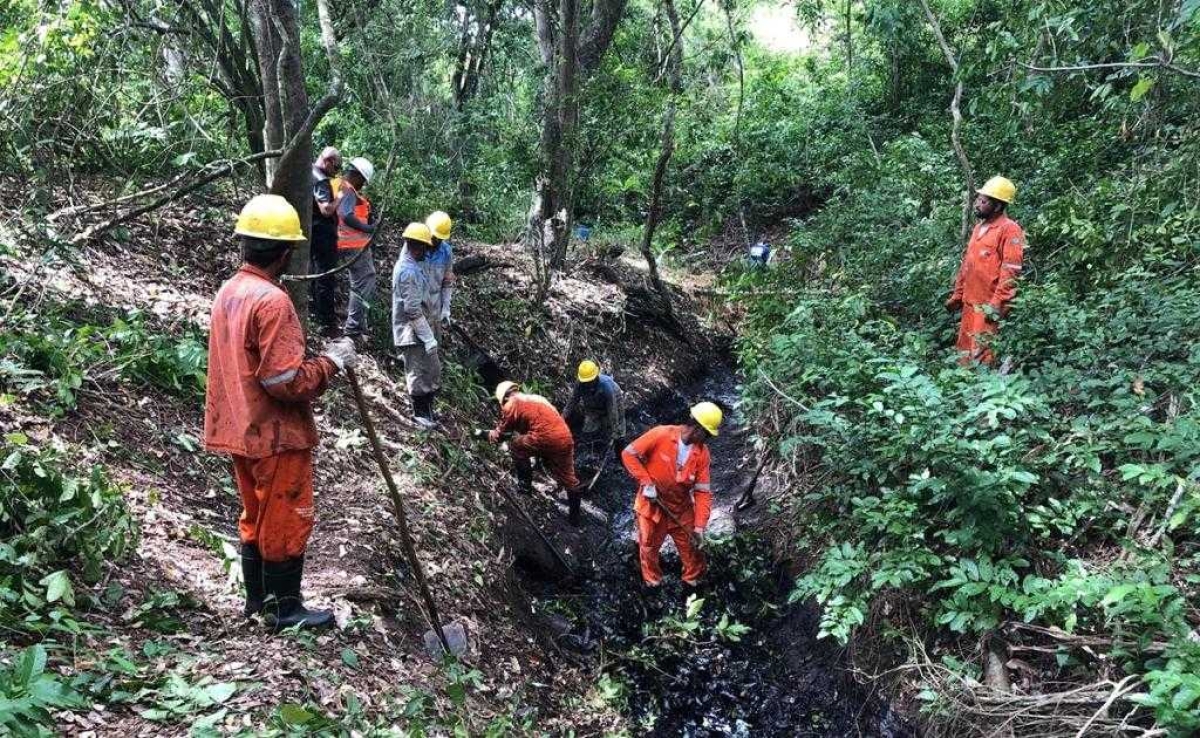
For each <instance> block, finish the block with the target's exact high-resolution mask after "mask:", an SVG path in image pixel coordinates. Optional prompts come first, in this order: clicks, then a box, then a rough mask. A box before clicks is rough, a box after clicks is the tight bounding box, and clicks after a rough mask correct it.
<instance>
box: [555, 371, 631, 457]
mask: <svg viewBox="0 0 1200 738" xmlns="http://www.w3.org/2000/svg"><path fill="white" fill-rule="evenodd" d="M575 377H576V382H575V386H574V387H573V388H572V389H571V398H570V399H569V400H568V401H567V404H566V406H565V407H564V408H563V412H562V414H563V418H565V419H566V421H567V425H568V426H570V428H571V433H572V435H574V437H575V448H576V459H577V461H578V462H579V468H580V474H581V476H583V477H584V478H587V477H590V476H592V474H593V472H594V471H595V470H596V469H597V468H602V467H603V465H604V459H605V458H606V457H607V455H608V452H609V449H610V448H611V449H614V450H615V451H617V452H618V453H619V452H620V450H621V449H622V448H623V447H624V445H625V398H624V395H623V393H622V392H621V386H620V385H618V384H617V382H616V380H614V379H613V378H612V377H611V376H609V375H608V374H603V373H601V371H600V365H599V364H597V363H596V362H595V361H593V360H591V359H585V360H584V361H581V362H580V363H579V367H578V368H577V369H576V372H575Z"/></svg>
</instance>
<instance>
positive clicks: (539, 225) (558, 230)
mask: <svg viewBox="0 0 1200 738" xmlns="http://www.w3.org/2000/svg"><path fill="white" fill-rule="evenodd" d="M626 3H627V0H593V3H592V12H591V16H590V18H589V21H588V24H587V27H586V28H583V29H581V28H580V20H579V0H557V2H555V0H534V5H533V10H534V27H535V29H536V32H537V41H538V49H539V51H540V52H541V57H542V63H543V65H544V66H545V74H544V76H543V81H542V98H543V110H542V135H541V174H540V175H539V176H538V179H537V182H536V183H535V185H534V197H533V204H532V206H531V207H530V211H529V223H528V229H527V231H526V241H527V246H528V247H529V249H530V251H531V252H532V255H533V258H534V264H535V270H536V275H535V276H536V282H537V292H536V294H535V296H534V300H535V301H536V302H537V303H538V304H541V303H542V302H543V301H544V300H545V299H546V295H547V294H548V293H549V291H550V285H551V283H552V281H553V279H554V274H555V273H556V272H557V271H558V270H560V269H561V268H562V265H563V263H564V262H565V261H566V256H567V246H568V244H569V242H570V232H571V219H572V212H571V209H572V200H573V194H574V193H573V184H574V183H573V181H572V175H573V173H574V169H575V154H576V145H577V141H576V130H575V129H576V122H577V120H578V117H579V84H580V78H581V77H582V78H584V79H586V78H587V76H588V75H590V74H591V73H592V72H593V71H595V69H596V68H597V67H598V66H599V65H600V62H601V60H602V59H603V58H604V53H605V52H606V51H607V50H608V47H609V46H610V45H611V44H612V39H613V34H614V33H616V30H617V24H618V23H619V22H620V20H621V16H622V15H623V14H624V12H625V5H626Z"/></svg>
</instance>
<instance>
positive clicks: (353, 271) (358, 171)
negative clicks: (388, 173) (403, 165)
mask: <svg viewBox="0 0 1200 738" xmlns="http://www.w3.org/2000/svg"><path fill="white" fill-rule="evenodd" d="M374 176H375V167H374V165H372V164H371V162H369V161H367V160H366V159H364V158H362V157H361V156H358V157H355V158H353V159H351V160H350V165H349V166H347V167H346V176H345V177H343V178H342V184H341V187H340V192H339V193H338V205H337V213H338V255H339V257H340V259H341V260H342V261H343V262H345V261H347V260H349V259H354V263H353V264H351V265H350V307H349V308H348V309H347V311H346V324H345V327H344V328H343V330H342V332H343V334H344V335H346V336H348V337H350V338H357V337H359V336H361V335H363V334H364V333H365V332H366V330H367V313H368V312H369V311H370V309H371V303H372V302H373V301H374V300H375V259H374V258H373V254H372V253H371V236H372V234H374V233H375V228H376V227H377V226H376V224H375V223H373V222H371V202H370V201H369V200H368V199H367V198H365V197H363V195H362V190H363V188H364V187H366V186H367V183H368V182H370V181H371V179H372V178H374ZM364 250H365V253H363V252H364ZM360 254H361V256H360ZM355 257H359V258H355Z"/></svg>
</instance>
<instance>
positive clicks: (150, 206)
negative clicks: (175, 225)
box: [55, 151, 281, 245]
mask: <svg viewBox="0 0 1200 738" xmlns="http://www.w3.org/2000/svg"><path fill="white" fill-rule="evenodd" d="M280 153H281V152H280V151H262V152H259V153H257V154H251V155H250V156H245V157H242V158H241V159H237V160H235V161H227V162H225V163H224V164H222V165H221V166H219V167H217V168H216V169H214V170H212V171H211V172H209V173H208V174H205V175H203V176H201V177H200V178H199V179H197V180H196V181H194V182H192V183H191V184H188V185H185V186H184V187H181V188H179V189H178V190H175V191H174V192H172V193H170V194H168V195H163V196H162V197H160V198H158V199H156V200H154V201H153V202H149V203H147V204H145V205H141V206H139V207H136V208H134V209H133V210H129V211H127V212H125V213H122V214H121V215H118V216H116V217H114V218H110V219H108V220H106V221H104V222H102V223H97V224H96V225H93V226H89V227H88V228H86V229H84V230H83V231H82V232H80V233H78V234H76V235H75V236H74V237H73V238H72V239H71V244H72V245H78V244H81V243H86V242H87V241H90V240H92V239H93V238H95V237H96V236H98V235H100V234H102V233H104V232H106V231H109V230H112V229H113V228H114V227H116V226H118V225H120V224H122V223H128V222H129V221H131V220H133V219H134V218H138V217H141V216H143V215H145V214H146V213H149V212H151V211H154V210H157V209H158V208H161V207H162V206H163V205H166V204H168V203H171V202H175V201H176V200H178V199H180V198H182V197H185V196H187V195H190V194H191V193H193V192H195V191H196V190H198V189H200V188H201V187H203V186H205V185H206V184H208V183H210V182H212V181H214V180H216V179H219V178H221V177H224V176H225V175H227V174H231V173H232V172H233V171H234V170H235V169H237V168H238V167H239V166H242V165H243V164H251V163H254V162H256V161H262V160H264V159H271V158H274V157H277V156H279V155H280ZM209 166H212V164H209ZM152 191H153V190H152ZM122 199H125V198H118V200H116V201H114V202H118V201H120V200H122ZM106 204H112V203H106ZM89 209H94V208H89ZM55 215H57V213H56V214H55Z"/></svg>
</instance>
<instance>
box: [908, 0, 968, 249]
mask: <svg viewBox="0 0 1200 738" xmlns="http://www.w3.org/2000/svg"><path fill="white" fill-rule="evenodd" d="M920 3H921V9H922V10H924V11H925V18H926V19H927V20H928V21H929V27H930V29H932V31H933V36H934V38H936V39H937V43H938V47H940V48H941V50H942V54H943V55H944V56H945V57H946V63H947V64H949V65H950V70H951V71H952V72H953V74H954V77H955V83H954V97H952V98H951V99H950V119H951V126H950V145H951V146H952V147H953V148H954V154H955V156H957V157H958V165H959V166H960V167H961V168H962V171H963V177H964V178H965V179H966V182H965V185H966V188H965V189H964V190H963V212H962V226H961V233H960V234H959V240H961V241H966V240H967V236H968V235H969V234H970V232H971V230H970V229H971V199H972V195H973V193H974V192H975V170H974V169H973V168H972V167H971V160H970V159H968V158H967V150H966V149H965V148H963V144H962V120H963V118H962V111H961V109H960V108H959V104H960V103H961V102H962V94H963V83H962V79H961V78H959V76H958V59H957V57H955V56H954V52H953V51H951V49H950V44H949V43H947V42H946V36H945V34H943V33H942V24H941V23H939V22H938V18H937V16H936V15H934V14H933V9H932V8H930V7H929V2H928V0H920Z"/></svg>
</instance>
